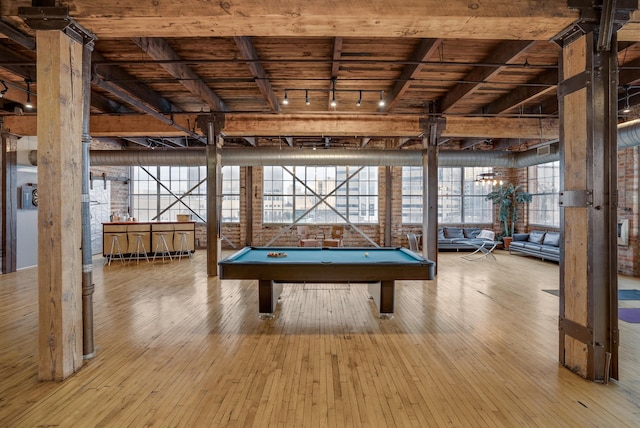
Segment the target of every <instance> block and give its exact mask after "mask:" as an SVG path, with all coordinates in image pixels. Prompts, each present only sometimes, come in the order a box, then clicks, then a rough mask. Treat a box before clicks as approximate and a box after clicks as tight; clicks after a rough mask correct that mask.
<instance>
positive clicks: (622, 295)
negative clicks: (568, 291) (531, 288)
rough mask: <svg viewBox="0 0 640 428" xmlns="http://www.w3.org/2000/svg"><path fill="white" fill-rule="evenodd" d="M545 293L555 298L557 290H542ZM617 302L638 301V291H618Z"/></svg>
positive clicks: (639, 293) (558, 292)
mask: <svg viewBox="0 0 640 428" xmlns="http://www.w3.org/2000/svg"><path fill="white" fill-rule="evenodd" d="M542 291H544V292H545V293H549V294H553V295H554V296H557V295H558V294H560V291H559V290H542ZM618 300H640V290H618Z"/></svg>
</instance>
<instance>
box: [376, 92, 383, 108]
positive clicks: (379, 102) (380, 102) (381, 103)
mask: <svg viewBox="0 0 640 428" xmlns="http://www.w3.org/2000/svg"><path fill="white" fill-rule="evenodd" d="M384 104H385V102H384V91H380V101H378V105H379V106H380V107H384Z"/></svg>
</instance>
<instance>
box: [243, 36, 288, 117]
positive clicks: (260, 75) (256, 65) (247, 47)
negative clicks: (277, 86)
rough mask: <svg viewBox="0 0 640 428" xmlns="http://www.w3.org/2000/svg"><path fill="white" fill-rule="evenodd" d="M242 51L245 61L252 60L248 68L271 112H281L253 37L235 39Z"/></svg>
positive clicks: (248, 63)
mask: <svg viewBox="0 0 640 428" xmlns="http://www.w3.org/2000/svg"><path fill="white" fill-rule="evenodd" d="M233 39H234V40H235V42H236V45H237V46H238V49H240V55H242V58H243V59H248V60H251V61H250V62H247V67H249V70H251V74H253V77H254V79H255V82H256V85H258V89H260V92H261V93H262V96H263V97H264V99H265V100H267V103H268V104H269V107H271V110H273V111H275V112H279V111H280V103H279V102H278V98H277V97H276V94H275V93H274V92H273V88H272V87H271V82H269V76H267V72H266V71H264V67H262V64H260V62H259V59H260V58H259V57H258V52H257V51H256V48H255V46H253V41H252V40H251V37H240V36H238V37H234V38H233Z"/></svg>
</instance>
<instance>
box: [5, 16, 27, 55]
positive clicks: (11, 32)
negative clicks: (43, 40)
mask: <svg viewBox="0 0 640 428" xmlns="http://www.w3.org/2000/svg"><path fill="white" fill-rule="evenodd" d="M0 33H1V34H4V35H5V36H7V37H8V38H10V39H11V40H13V41H14V42H16V43H18V44H19V45H22V46H23V47H25V48H27V49H28V50H30V51H35V50H36V40H35V39H34V38H33V37H31V36H29V35H26V34H24V33H22V32H21V31H20V30H17V29H15V28H14V27H12V26H11V25H9V24H7V23H6V22H4V21H0Z"/></svg>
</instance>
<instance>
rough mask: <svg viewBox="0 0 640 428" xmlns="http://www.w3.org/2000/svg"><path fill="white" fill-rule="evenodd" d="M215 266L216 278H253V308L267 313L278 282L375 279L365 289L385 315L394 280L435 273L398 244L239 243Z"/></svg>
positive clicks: (390, 308)
mask: <svg viewBox="0 0 640 428" xmlns="http://www.w3.org/2000/svg"><path fill="white" fill-rule="evenodd" d="M269 254H271V255H273V254H277V255H279V257H270V256H269ZM219 266H220V279H256V280H258V281H259V289H258V290H259V291H258V298H259V311H260V313H261V314H271V315H272V314H273V312H274V310H275V306H276V304H277V301H278V298H279V296H280V293H281V291H282V283H284V282H290V283H305V282H317V283H322V282H324V283H332V282H354V283H358V282H362V283H369V284H376V285H374V286H370V287H369V290H370V294H371V296H372V298H373V299H374V300H375V301H376V305H377V306H378V310H379V312H380V313H381V314H391V313H393V304H394V303H393V302H394V292H395V291H394V290H395V285H394V281H395V280H397V279H404V280H431V279H433V278H434V273H435V263H434V262H433V261H431V260H428V259H425V258H424V257H422V256H421V255H419V254H416V253H414V252H412V251H409V250H407V249H406V248H399V247H398V248H397V247H378V248H353V247H348V248H347V247H330V248H318V247H245V248H243V249H242V250H240V251H238V252H236V253H235V254H233V255H231V256H229V257H227V258H225V259H224V260H221V261H220V262H219Z"/></svg>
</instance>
